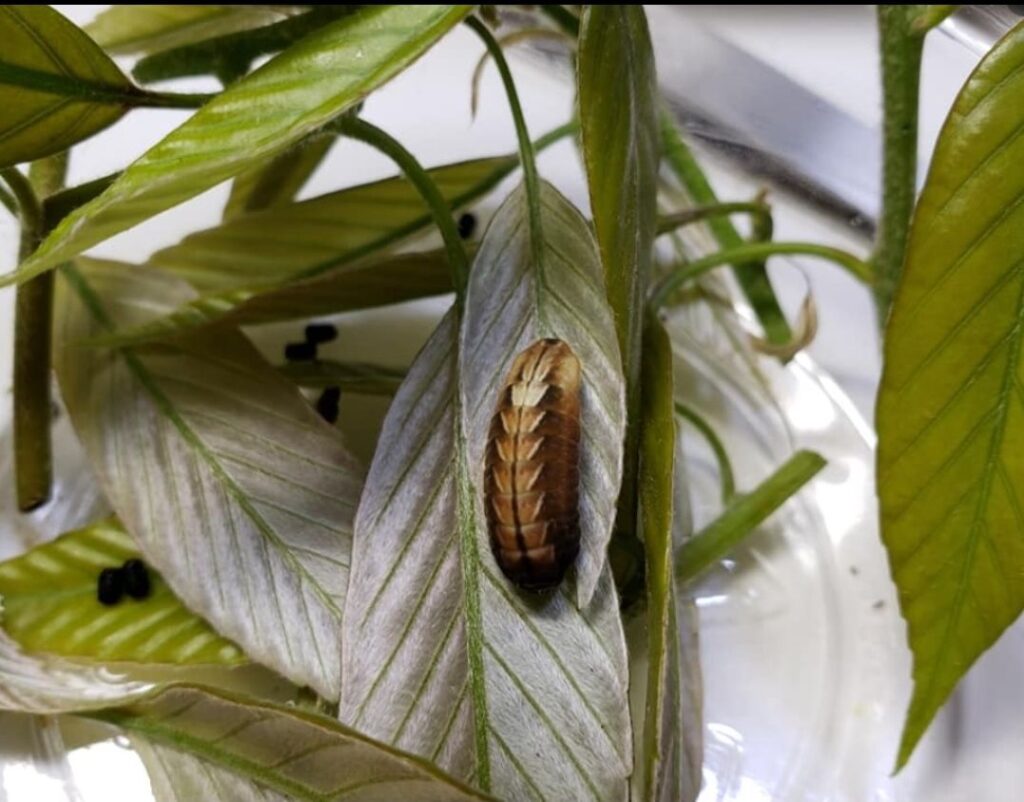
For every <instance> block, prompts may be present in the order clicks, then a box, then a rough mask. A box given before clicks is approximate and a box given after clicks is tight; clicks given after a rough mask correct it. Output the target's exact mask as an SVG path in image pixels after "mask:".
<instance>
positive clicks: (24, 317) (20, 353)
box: [0, 167, 53, 512]
mask: <svg viewBox="0 0 1024 802" xmlns="http://www.w3.org/2000/svg"><path fill="white" fill-rule="evenodd" d="M0 175H2V176H3V178H4V181H6V182H7V186H8V187H10V189H11V191H12V192H13V194H14V196H15V198H17V201H18V215H19V217H20V220H21V242H20V245H19V249H18V256H19V260H24V259H26V258H28V256H29V255H31V254H32V252H33V251H35V249H36V248H37V247H38V245H39V243H40V242H41V241H42V239H43V214H42V207H41V206H40V203H39V199H38V197H37V196H36V193H35V191H34V190H33V189H32V185H31V184H30V183H29V180H28V179H27V178H26V177H25V176H23V175H22V174H21V173H20V172H18V170H17V169H16V168H14V167H7V168H4V170H2V171H0ZM52 316H53V274H52V273H49V272H48V273H44V274H43V275H41V276H37V277H36V278H34V279H32V280H31V281H28V282H26V283H25V284H22V285H21V286H20V287H18V291H17V295H16V298H15V308H14V422H13V428H14V476H15V488H16V494H17V501H18V509H19V510H21V511H22V512H29V511H30V510H34V509H35V508H36V507H39V506H40V505H42V504H44V503H45V502H46V501H47V499H49V497H50V485H51V481H52V470H53V466H52V456H51V447H50V420H51V410H50V404H51V399H50V336H51V328H52Z"/></svg>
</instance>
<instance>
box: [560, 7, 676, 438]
mask: <svg viewBox="0 0 1024 802" xmlns="http://www.w3.org/2000/svg"><path fill="white" fill-rule="evenodd" d="M577 68H578V80H579V107H580V136H581V139H582V143H583V156H584V162H585V164H586V168H587V185H588V187H589V188H590V207H591V210H592V214H593V217H594V231H595V233H596V235H597V242H598V245H599V246H600V249H601V261H602V263H603V265H604V274H605V282H606V284H607V287H608V299H609V302H610V303H611V307H612V310H613V311H614V313H615V327H616V331H617V333H618V338H619V349H620V350H621V352H622V359H623V362H624V364H625V366H626V380H627V388H628V391H629V402H628V403H629V409H630V419H631V420H635V418H636V410H637V408H638V404H639V392H638V389H637V388H638V386H639V378H640V340H641V331H642V328H643V314H642V309H643V304H644V301H645V299H646V292H647V287H648V284H649V282H650V276H651V259H652V256H653V252H654V238H655V232H656V228H657V193H658V159H659V155H660V150H659V142H658V117H657V91H658V82H657V77H656V76H655V73H654V54H653V51H652V49H651V39H650V34H649V32H648V30H647V18H646V16H645V15H644V10H643V6H630V5H600V6H599V5H594V6H588V7H587V8H586V10H585V11H584V13H583V17H582V19H581V23H580V41H579V56H578V59H577Z"/></svg>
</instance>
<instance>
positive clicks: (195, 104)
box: [134, 90, 217, 109]
mask: <svg viewBox="0 0 1024 802" xmlns="http://www.w3.org/2000/svg"><path fill="white" fill-rule="evenodd" d="M215 97H217V93H216V92H214V93H211V94H205V93H201V92H193V93H181V92H151V91H149V90H139V94H138V95H137V98H138V99H137V100H136V101H135V103H134V105H136V106H148V107H149V108H153V109H198V108H199V107H200V106H202V105H204V104H205V103H207V102H209V101H210V100H212V99H213V98H215Z"/></svg>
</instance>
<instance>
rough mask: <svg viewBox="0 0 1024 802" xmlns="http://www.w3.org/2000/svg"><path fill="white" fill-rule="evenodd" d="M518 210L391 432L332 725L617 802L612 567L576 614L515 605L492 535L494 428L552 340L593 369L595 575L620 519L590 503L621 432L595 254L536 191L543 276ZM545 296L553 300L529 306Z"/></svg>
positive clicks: (587, 467)
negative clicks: (517, 370)
mask: <svg viewBox="0 0 1024 802" xmlns="http://www.w3.org/2000/svg"><path fill="white" fill-rule="evenodd" d="M524 197H525V196H524V193H523V190H522V189H521V188H520V189H519V190H517V191H516V192H514V193H513V195H512V196H511V197H510V199H509V200H508V201H506V203H505V205H504V206H503V207H502V208H501V209H500V210H499V211H498V213H497V215H496V216H495V218H494V220H493V221H492V224H491V226H490V228H489V229H488V232H487V234H486V235H485V237H484V240H483V243H482V244H481V248H480V251H479V253H478V255H477V258H476V260H475V264H474V267H473V270H472V272H471V274H470V286H469V290H468V296H467V307H466V311H465V316H466V319H465V321H464V323H463V330H462V333H461V336H460V334H459V332H458V326H459V318H458V310H457V309H456V310H453V311H452V312H451V313H449V315H448V316H447V317H446V318H445V319H444V320H443V321H442V323H441V324H440V326H439V327H438V329H437V330H436V331H435V333H434V335H433V336H432V337H431V339H430V340H429V341H428V343H427V345H426V346H425V347H424V349H423V351H421V353H420V355H419V356H418V357H417V359H416V361H415V362H414V364H413V366H412V367H411V368H410V370H409V374H408V376H407V378H406V380H405V382H404V383H403V384H402V387H401V388H400V390H399V392H398V394H397V396H396V397H395V400H394V402H393V403H392V405H391V408H390V410H389V412H388V416H387V418H386V420H385V423H384V429H383V432H382V435H381V439H380V445H379V447H378V450H377V453H376V455H375V458H374V463H373V466H372V467H371V469H370V475H369V478H368V480H367V490H366V492H365V493H364V495H363V498H362V499H361V501H360V507H359V512H358V514H357V518H356V535H355V543H354V551H353V573H352V579H351V584H350V587H349V596H348V600H347V607H346V615H345V621H344V634H343V648H344V660H343V668H344V672H343V689H342V700H341V718H342V720H343V721H345V722H346V723H348V724H350V725H351V726H353V727H355V728H357V729H359V730H361V731H364V732H367V733H368V734H370V735H371V736H373V737H376V738H379V739H381V740H384V741H387V742H389V743H393V744H395V745H396V746H397V747H399V748H401V749H406V750H408V751H411V752H414V753H416V754H420V755H423V756H424V757H426V758H428V759H430V760H432V761H435V762H436V763H437V764H438V765H439V766H441V767H442V768H444V769H445V770H447V771H450V772H452V773H453V774H455V775H456V776H460V777H464V778H467V779H469V780H471V781H472V782H474V783H475V784H477V785H478V786H480V787H482V788H484V789H485V790H488V791H489V792H491V793H494V794H495V795H496V796H499V797H500V798H503V799H517V800H519V799H523V800H528V799H581V800H582V799H599V800H605V799H608V800H611V799H623V798H624V797H625V795H626V780H627V778H628V776H629V773H630V767H631V763H632V756H631V753H630V735H629V733H630V728H629V718H628V709H627V701H626V685H627V679H628V678H627V667H626V657H625V647H624V642H623V634H622V625H621V620H620V618H619V612H618V602H617V598H616V593H615V588H614V583H613V581H612V578H611V572H610V569H609V568H608V566H607V563H606V562H605V563H604V568H603V570H601V572H600V575H599V577H598V581H597V585H596V588H595V589H594V592H593V595H592V597H591V598H590V601H589V603H588V604H587V605H585V606H584V607H582V608H580V607H578V606H577V604H576V593H575V589H574V588H573V587H572V583H571V582H565V583H563V585H562V587H561V588H560V589H559V590H557V591H556V592H553V593H549V594H546V595H543V596H538V595H533V594H524V593H523V592H522V591H520V590H517V589H516V588H515V587H514V586H512V585H511V584H510V583H509V582H508V580H507V579H505V577H504V576H503V575H502V573H501V570H500V569H499V568H498V566H497V565H496V563H495V562H494V559H493V557H492V555H491V551H490V546H489V543H488V536H487V527H486V523H485V521H484V512H483V498H482V489H481V488H482V483H483V450H484V446H485V439H486V430H487V427H486V422H487V421H488V420H489V418H490V416H491V415H492V414H493V412H494V406H495V404H496V403H497V397H498V394H499V392H500V388H501V384H502V383H503V382H504V379H505V374H506V372H507V371H508V369H509V367H510V362H511V360H512V359H513V358H514V356H515V354H516V350H517V348H518V347H521V346H523V345H524V344H529V343H528V341H532V339H535V338H536V337H538V336H543V334H542V333H543V332H553V333H557V334H560V335H561V336H564V337H565V338H566V339H567V340H569V341H571V342H572V343H573V346H574V348H576V349H578V350H577V353H579V355H580V358H581V361H582V362H583V365H584V384H585V389H584V397H585V405H586V407H587V411H586V413H585V414H586V415H587V416H588V417H587V420H588V421H590V422H592V423H593V424H595V425H594V427H593V428H592V430H591V431H590V432H588V435H589V436H588V437H587V438H585V439H584V440H583V443H582V451H583V455H582V460H581V461H582V464H583V466H584V473H585V474H586V475H587V476H588V483H589V484H587V485H585V486H584V487H583V488H582V490H583V492H582V494H581V495H582V497H583V502H582V506H583V510H582V512H581V517H582V518H583V520H585V521H586V522H587V523H586V526H587V527H588V537H589V538H590V542H589V543H588V546H587V548H588V549H589V550H591V552H592V556H591V558H592V559H593V560H594V563H595V564H596V565H597V567H598V569H599V570H600V569H601V563H600V562H599V560H598V555H597V554H596V553H594V552H596V548H595V543H594V540H595V539H596V538H598V537H603V536H604V532H603V530H604V528H605V527H608V528H610V526H611V523H612V520H611V519H612V517H613V515H614V497H615V493H614V490H613V491H612V492H611V493H610V498H609V497H607V496H608V495H609V494H604V495H599V494H597V493H595V490H596V489H597V488H600V487H602V486H604V483H605V482H612V481H613V479H612V477H611V476H609V474H614V471H616V470H617V469H618V465H617V464H612V465H609V463H608V462H607V458H608V454H609V453H610V452H611V453H614V451H615V449H616V448H617V447H618V443H619V442H620V440H621V425H622V424H621V414H622V413H621V410H622V397H621V395H622V391H621V374H619V373H618V358H617V354H616V349H615V336H614V329H613V325H612V322H611V317H610V314H609V313H608V311H607V307H606V306H605V305H604V302H603V296H601V294H600V291H599V289H598V288H599V282H600V268H599V263H598V260H597V254H596V248H595V246H594V243H593V239H592V235H591V234H590V232H589V230H588V228H587V226H586V223H585V221H584V220H583V219H582V218H581V217H580V216H579V214H578V212H576V211H575V210H573V209H572V207H570V206H569V205H568V203H567V202H566V201H564V199H562V198H561V197H560V196H558V195H557V193H556V192H555V191H554V190H553V189H551V188H549V187H545V189H544V198H545V208H544V213H545V215H547V217H548V219H549V220H550V224H549V225H548V226H546V227H545V236H546V239H545V241H544V243H543V250H544V253H545V254H546V256H547V259H546V260H545V261H546V271H547V272H543V273H541V272H540V268H539V267H538V266H537V265H536V264H535V263H533V261H532V259H531V247H530V243H529V239H528V233H527V231H528V229H527V226H526V223H525V217H526V209H525V201H524ZM538 273H540V275H538ZM541 279H543V280H544V281H546V282H549V283H548V284H545V283H543V282H542V280H541ZM595 279H596V282H597V286H595ZM570 288H571V291H572V294H571V295H569V290H570ZM538 294H543V295H547V296H548V297H546V298H545V299H544V300H543V302H541V303H535V300H536V295H538ZM570 301H571V304H572V307H571V308H566V304H567V303H568V302H570ZM574 310H576V311H578V312H580V314H581V317H580V318H576V317H574ZM509 325H511V326H512V327H513V328H512V331H511V332H510V331H508V330H507V326H509ZM545 326H550V327H551V328H545ZM590 327H592V328H590ZM460 343H461V345H460ZM598 382H602V383H604V384H600V385H599V384H598ZM584 429H585V430H586V427H584ZM602 556H603V555H602Z"/></svg>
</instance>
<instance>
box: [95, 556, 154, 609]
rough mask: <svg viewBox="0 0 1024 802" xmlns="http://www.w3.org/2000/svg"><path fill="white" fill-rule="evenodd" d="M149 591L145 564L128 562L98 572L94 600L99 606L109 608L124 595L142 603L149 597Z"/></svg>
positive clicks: (137, 561)
mask: <svg viewBox="0 0 1024 802" xmlns="http://www.w3.org/2000/svg"><path fill="white" fill-rule="evenodd" d="M151 589H152V585H151V584H150V581H149V571H148V570H147V569H146V564H145V563H144V562H142V560H128V561H126V562H125V564H124V565H122V566H121V567H120V568H104V569H103V570H102V571H100V577H99V581H98V582H97V586H96V598H97V599H98V600H99V602H100V604H105V605H107V606H108V607H111V606H113V605H115V604H117V603H118V602H119V601H121V599H122V598H123V597H124V595H125V594H127V595H128V596H129V598H132V599H135V600H137V601H142V600H143V599H145V598H148V597H149V593H150V590H151Z"/></svg>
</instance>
